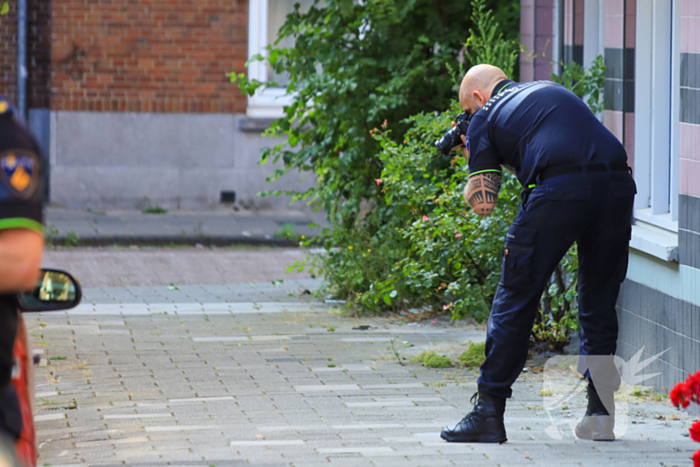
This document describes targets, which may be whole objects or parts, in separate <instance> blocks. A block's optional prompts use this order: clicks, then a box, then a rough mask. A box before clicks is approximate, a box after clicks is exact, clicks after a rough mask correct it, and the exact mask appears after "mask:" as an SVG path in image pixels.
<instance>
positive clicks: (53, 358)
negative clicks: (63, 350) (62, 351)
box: [49, 356, 68, 360]
mask: <svg viewBox="0 0 700 467" xmlns="http://www.w3.org/2000/svg"><path fill="white" fill-rule="evenodd" d="M49 360H68V357H60V356H59V357H51V358H49Z"/></svg>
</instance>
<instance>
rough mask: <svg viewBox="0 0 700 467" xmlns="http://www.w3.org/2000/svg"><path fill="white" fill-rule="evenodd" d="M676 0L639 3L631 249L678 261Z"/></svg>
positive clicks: (638, 1) (678, 97) (639, 1)
mask: <svg viewBox="0 0 700 467" xmlns="http://www.w3.org/2000/svg"><path fill="white" fill-rule="evenodd" d="M680 3H681V2H680V0H637V14H636V21H637V24H636V38H635V42H636V44H635V57H636V58H635V97H634V98H635V113H634V118H635V129H634V171H635V174H634V178H635V182H636V183H637V197H636V198H635V206H634V207H635V212H634V216H635V219H636V223H635V226H634V227H633V232H632V242H631V244H630V245H631V246H632V247H633V248H635V249H638V250H641V251H644V252H646V253H648V254H651V255H653V256H656V257H658V258H660V259H663V260H666V261H672V260H678V178H679V173H678V167H679V161H680V148H679V143H680Z"/></svg>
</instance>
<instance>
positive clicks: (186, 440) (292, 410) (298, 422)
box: [28, 285, 695, 467]
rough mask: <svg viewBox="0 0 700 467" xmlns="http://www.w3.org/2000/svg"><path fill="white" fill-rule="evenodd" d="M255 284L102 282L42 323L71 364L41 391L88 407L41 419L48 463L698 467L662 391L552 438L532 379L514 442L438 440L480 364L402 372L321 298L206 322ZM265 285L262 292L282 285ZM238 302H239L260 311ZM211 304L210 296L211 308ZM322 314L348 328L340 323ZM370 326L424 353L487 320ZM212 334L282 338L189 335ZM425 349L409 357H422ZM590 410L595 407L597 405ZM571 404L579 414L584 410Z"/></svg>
mask: <svg viewBox="0 0 700 467" xmlns="http://www.w3.org/2000/svg"><path fill="white" fill-rule="evenodd" d="M245 287H246V285H227V286H215V287H214V286H212V287H210V288H209V289H208V290H207V289H206V288H204V287H195V286H192V287H188V288H187V289H186V290H185V291H184V292H183V291H182V290H180V291H174V292H177V293H170V292H173V291H168V290H167V289H166V290H163V289H159V288H158V287H130V288H129V289H122V290H116V289H110V290H106V289H105V290H106V291H105V292H102V291H97V290H96V292H95V294H93V296H92V297H97V298H93V300H94V304H91V305H90V306H91V307H92V310H93V312H94V313H93V314H88V315H86V314H82V315H76V316H71V315H70V314H68V315H66V314H63V315H60V314H43V315H37V316H36V317H32V319H30V320H28V326H29V327H30V334H37V333H41V334H43V335H44V337H43V338H42V341H44V342H46V343H47V344H48V347H46V351H47V355H50V356H51V355H63V356H66V357H68V360H66V361H63V364H62V365H60V364H59V362H58V361H50V365H49V366H48V367H40V368H38V369H37V375H36V376H37V381H38V382H39V385H38V388H37V391H38V392H44V393H46V394H49V393H50V394H54V393H55V395H52V396H50V397H47V399H51V400H52V401H55V402H56V403H58V404H66V403H69V402H70V401H72V400H75V401H76V403H77V409H74V410H70V411H66V416H67V418H66V419H62V420H46V421H39V422H37V430H38V431H37V432H38V437H39V443H40V445H41V448H40V455H41V459H40V461H39V462H40V464H41V463H44V462H47V463H49V464H51V465H52V466H57V465H68V464H70V463H78V464H84V465H117V464H118V465H134V466H146V465H153V466H161V465H162V466H166V465H174V466H178V465H179V466H185V465H194V466H202V467H207V466H209V465H212V464H213V465H216V466H217V467H220V466H223V465H231V466H239V465H256V466H263V465H268V466H272V465H294V466H301V465H303V466H316V465H318V466H320V465H323V466H335V465H337V466H345V465H347V466H353V467H355V466H364V465H368V466H369V465H371V466H374V467H376V466H382V467H384V466H394V465H396V466H402V467H403V466H438V465H440V466H445V465H484V466H491V465H494V466H496V465H504V466H517V465H530V466H531V465H557V466H560V465H561V466H569V465H571V466H573V465H597V466H599V465H615V466H617V465H631V464H635V466H643V465H660V463H661V462H665V464H664V465H676V464H677V465H684V464H687V463H688V459H689V456H690V454H692V450H693V448H694V447H695V446H694V445H693V443H692V442H691V441H690V440H689V439H688V438H685V437H683V435H682V433H683V432H684V431H687V427H688V426H689V424H690V422H691V420H690V419H683V420H679V421H659V420H652V419H651V417H650V416H649V414H650V413H654V414H657V413H658V414H661V415H670V414H672V413H674V412H673V410H672V409H671V408H670V407H668V406H666V405H664V404H656V403H653V402H649V401H643V402H642V401H638V402H637V401H631V402H629V404H630V419H631V420H632V421H635V422H637V424H634V425H629V427H628V432H627V434H626V436H625V437H624V438H623V440H620V441H617V442H614V443H604V444H599V443H591V442H581V441H577V440H574V439H573V438H566V437H565V438H564V439H562V440H553V439H551V438H549V436H548V435H547V434H546V433H545V431H544V430H545V429H546V428H547V427H548V426H549V424H550V419H549V417H548V415H547V413H546V412H545V411H544V409H542V404H543V401H542V397H540V396H539V390H540V389H541V388H542V382H541V377H538V376H536V375H524V376H523V377H521V378H520V380H519V381H518V382H517V383H516V386H515V392H514V394H515V398H514V399H513V400H511V401H509V403H508V411H507V415H506V426H507V429H508V435H509V438H510V441H509V442H508V443H506V444H504V445H500V446H493V445H454V444H447V443H444V442H442V441H441V440H440V439H439V438H438V433H439V431H440V428H441V427H442V426H444V425H446V424H448V423H454V422H456V421H458V420H459V419H460V418H461V417H462V416H463V415H464V413H466V412H467V411H468V410H470V408H471V406H470V404H469V402H468V399H469V397H470V396H471V394H472V392H473V391H474V390H475V388H476V386H475V380H476V377H477V376H478V373H477V372H476V371H472V370H462V369H449V370H436V369H429V368H424V367H422V366H420V365H419V364H414V363H407V364H406V366H400V365H398V364H397V362H396V360H394V359H392V356H391V355H390V353H389V351H388V350H387V349H386V343H385V342H375V344H368V343H366V342H364V343H363V342H343V339H344V338H353V336H363V335H366V334H368V333H358V332H356V331H352V329H351V328H352V327H354V326H355V325H356V324H357V320H354V319H352V318H343V317H339V316H337V315H334V314H329V313H327V311H325V312H324V311H323V309H322V308H321V311H319V308H318V305H317V304H316V305H314V304H308V305H305V304H301V306H308V307H309V310H310V311H308V312H306V311H304V309H299V310H297V311H295V312H294V313H271V312H267V311H266V312H260V311H256V312H253V313H249V314H245V315H242V314H235V313H230V312H228V311H226V312H225V313H226V314H224V315H214V314H211V316H210V318H209V320H205V319H204V318H203V316H204V313H210V311H208V309H207V307H208V306H211V308H212V309H224V310H228V308H226V307H227V306H228V305H227V304H226V303H223V302H221V303H218V304H217V303H215V302H206V300H212V297H215V298H216V297H222V296H225V295H226V293H228V292H227V291H237V292H236V293H238V292H241V296H242V295H243V294H244V293H248V296H250V293H249V291H245V290H244V289H245ZM247 287H248V288H249V289H250V288H251V287H250V286H247ZM261 289H262V287H261ZM265 290H267V292H264V293H263V292H260V291H257V292H256V293H257V294H259V295H256V296H260V297H262V298H265V297H266V295H265V294H266V293H267V294H270V296H271V297H274V296H275V295H274V294H278V292H279V291H278V290H275V289H274V288H266V289H265ZM154 291H157V293H155V292H154ZM185 292H186V293H185ZM100 297H101V298H100ZM114 297H119V298H121V299H123V300H128V303H131V304H136V303H143V304H144V305H143V310H144V312H146V313H148V314H143V315H118V314H114V313H112V312H110V313H111V314H110V313H105V314H100V313H99V311H100V310H106V311H109V308H104V307H110V306H115V305H109V303H112V302H113V300H114ZM227 298H230V297H227ZM280 298H281V297H280ZM153 299H157V300H163V301H165V300H166V299H167V300H171V301H174V302H173V303H172V305H173V307H177V306H179V307H180V309H181V310H182V309H194V308H196V307H197V306H198V307H200V308H201V313H202V314H201V315H198V316H195V315H183V316H176V315H173V314H168V315H166V314H163V313H157V312H155V313H153V312H150V311H148V310H149V307H150V306H151V305H150V302H149V301H150V300H153ZM178 300H184V301H181V302H178ZM198 300H200V301H198ZM238 300H239V302H238V303H239V304H240V306H241V307H252V305H253V303H252V302H248V303H246V302H245V301H244V300H243V299H242V298H238ZM269 300H272V298H269ZM286 300H287V302H289V300H290V298H289V297H288V296H287V297H286ZM261 301H262V300H261ZM201 303H210V304H209V305H205V306H204V308H202V305H201ZM237 306H239V305H237ZM314 307H316V308H315V309H314V310H313V311H311V308H314ZM115 309H116V308H115ZM172 309H173V310H174V309H175V308H172ZM249 309H250V310H253V311H255V309H253V308H249ZM327 309H328V308H325V310H327ZM39 323H46V325H45V326H41V325H40V324H39ZM319 323H322V324H324V325H326V326H333V327H335V328H336V332H334V333H329V332H328V331H326V330H325V329H324V328H321V327H320V326H319ZM362 323H367V324H371V325H372V326H373V327H375V328H376V329H381V330H382V333H376V334H374V338H375V339H376V336H377V335H379V336H394V335H396V336H399V337H401V338H402V339H404V340H405V339H410V340H411V342H414V341H415V342H417V343H420V345H421V346H423V347H421V348H425V347H426V346H435V348H440V349H453V351H454V352H457V351H459V347H460V344H461V343H462V342H463V341H464V340H463V339H464V336H465V335H471V336H474V335H481V337H482V338H483V327H479V328H475V327H473V326H466V325H456V326H454V327H453V326H448V325H445V324H438V325H428V326H425V327H424V328H421V330H422V331H436V332H432V333H428V332H424V333H423V334H420V335H416V334H410V332H413V330H412V329H411V328H409V327H408V326H406V325H398V324H393V323H392V322H391V321H390V320H386V319H382V318H363V319H362ZM310 325H313V327H311V326H310ZM245 329H248V332H245ZM110 330H117V331H120V332H118V333H114V332H107V331H110ZM437 331H439V332H437ZM214 335H219V336H239V335H240V336H250V337H255V336H259V337H263V338H266V336H277V337H272V338H271V339H272V340H261V339H260V338H258V339H257V340H255V339H249V340H248V339H247V340H245V341H238V342H236V341H229V342H193V341H192V339H191V338H192V336H214ZM182 336H184V337H185V338H184V339H183V337H182ZM279 336H292V337H293V338H291V337H290V338H289V339H280V338H279ZM73 338H74V339H75V342H72V341H71V339H73ZM59 345H61V346H63V345H67V347H58V346H59ZM195 349H196V350H195ZM417 351H418V349H416V348H411V349H406V351H405V352H403V353H405V354H406V355H407V356H408V357H410V356H411V355H415V354H416V353H417ZM409 352H414V353H413V354H410V353H409ZM327 358H331V359H332V360H327ZM83 362H84V363H83ZM328 365H336V366H335V367H329V366H328ZM310 369H311V370H312V371H310ZM343 370H347V371H343ZM446 377H450V378H452V379H446ZM538 378H539V379H538ZM457 380H458V381H457ZM424 383H427V385H425V384H424ZM438 383H440V384H438ZM578 404H579V405H578V406H577V407H578V409H577V410H580V411H581V413H582V409H583V407H584V405H585V400H582V401H579V402H578ZM527 407H530V408H536V409H535V410H530V409H528V408H527ZM537 407H539V408H537ZM571 412H572V415H571V417H572V419H573V418H575V417H576V416H579V415H580V414H579V413H576V414H575V415H574V414H573V412H575V410H573V409H572V410H571ZM159 414H161V415H159ZM163 414H165V415H163ZM137 415H142V416H141V417H139V416H137ZM148 415H153V417H149V416H148ZM559 415H560V416H563V414H559ZM524 427H529V428H530V429H529V430H525V429H521V428H524ZM65 451H68V453H67V454H63V455H62V453H64V452H65Z"/></svg>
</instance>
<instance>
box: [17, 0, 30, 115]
mask: <svg viewBox="0 0 700 467" xmlns="http://www.w3.org/2000/svg"><path fill="white" fill-rule="evenodd" d="M27 75H28V72H27V0H17V111H18V113H19V115H21V117H22V118H23V119H24V120H25V121H27Z"/></svg>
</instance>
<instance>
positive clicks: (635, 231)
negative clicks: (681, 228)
mask: <svg viewBox="0 0 700 467" xmlns="http://www.w3.org/2000/svg"><path fill="white" fill-rule="evenodd" d="M638 214H639V213H635V217H636V220H635V223H634V225H633V226H632V240H631V241H630V248H633V249H635V250H638V251H643V252H644V253H646V254H648V255H651V256H654V257H656V258H659V259H661V260H663V261H676V262H678V223H676V222H671V221H670V220H666V219H663V218H662V219H659V220H657V221H656V222H654V220H655V219H649V218H648V217H649V216H647V215H645V214H646V213H641V215H638ZM654 217H657V216H654ZM658 217H660V218H661V217H662V216H658ZM649 221H651V222H654V223H651V222H649ZM674 227H675V229H674ZM674 230H675V231H674Z"/></svg>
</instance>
